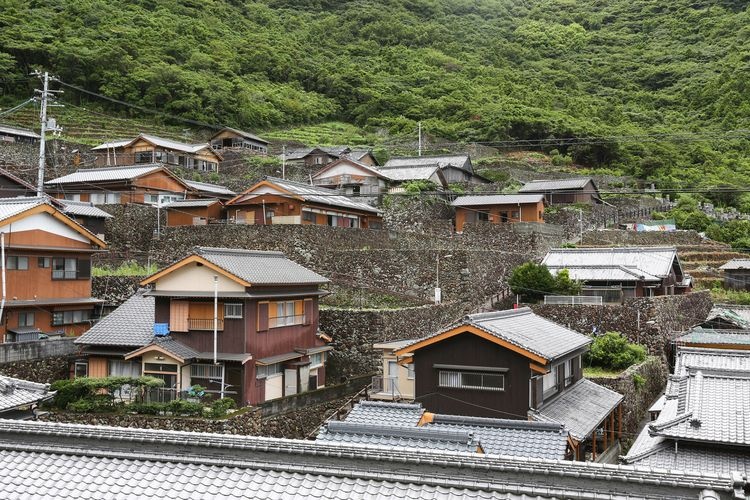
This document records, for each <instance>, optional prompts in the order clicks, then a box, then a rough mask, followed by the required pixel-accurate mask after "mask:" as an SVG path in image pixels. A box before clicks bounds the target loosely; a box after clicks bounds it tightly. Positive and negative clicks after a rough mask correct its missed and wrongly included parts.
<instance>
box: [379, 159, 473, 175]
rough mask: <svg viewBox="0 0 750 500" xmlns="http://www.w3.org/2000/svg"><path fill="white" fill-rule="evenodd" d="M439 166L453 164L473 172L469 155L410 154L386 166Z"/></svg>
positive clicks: (390, 161) (392, 160) (387, 163)
mask: <svg viewBox="0 0 750 500" xmlns="http://www.w3.org/2000/svg"><path fill="white" fill-rule="evenodd" d="M433 165H434V166H437V167H440V168H443V167H447V166H453V167H457V168H460V169H462V170H468V171H469V172H471V162H470V159H469V155H430V156H408V157H397V158H391V159H390V160H388V161H387V162H386V163H385V165H383V167H384V168H419V167H425V166H433Z"/></svg>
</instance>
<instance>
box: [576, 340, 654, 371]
mask: <svg viewBox="0 0 750 500" xmlns="http://www.w3.org/2000/svg"><path fill="white" fill-rule="evenodd" d="M586 359H587V360H588V363H589V364H590V365H593V366H600V367H602V368H611V369H615V370H624V369H625V368H627V367H629V366H631V365H634V364H636V363H640V362H641V361H643V360H644V359H646V349H645V348H644V347H643V346H641V345H638V344H631V343H630V342H628V339H626V338H625V337H623V336H622V334H620V333H619V332H607V333H605V334H604V335H602V336H601V337H597V338H595V339H594V342H593V343H592V344H591V349H590V350H589V352H588V353H587V354H586Z"/></svg>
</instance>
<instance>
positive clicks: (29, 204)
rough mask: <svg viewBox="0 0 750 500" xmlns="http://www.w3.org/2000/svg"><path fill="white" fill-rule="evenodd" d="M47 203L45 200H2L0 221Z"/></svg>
mask: <svg viewBox="0 0 750 500" xmlns="http://www.w3.org/2000/svg"><path fill="white" fill-rule="evenodd" d="M46 203H47V200H46V199H45V198H24V197H19V198H0V221H3V220H5V219H9V218H11V217H13V216H16V215H18V214H22V213H24V212H25V211H27V210H31V209H32V208H36V207H38V206H39V205H44V204H46Z"/></svg>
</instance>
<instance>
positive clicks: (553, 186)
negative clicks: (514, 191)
mask: <svg viewBox="0 0 750 500" xmlns="http://www.w3.org/2000/svg"><path fill="white" fill-rule="evenodd" d="M590 181H591V177H578V178H575V179H554V180H535V181H531V182H527V183H526V184H524V185H523V187H521V189H519V190H518V192H519V193H535V192H545V191H564V190H566V189H582V188H584V187H586V184H588V183H589V182H590ZM594 189H596V188H594Z"/></svg>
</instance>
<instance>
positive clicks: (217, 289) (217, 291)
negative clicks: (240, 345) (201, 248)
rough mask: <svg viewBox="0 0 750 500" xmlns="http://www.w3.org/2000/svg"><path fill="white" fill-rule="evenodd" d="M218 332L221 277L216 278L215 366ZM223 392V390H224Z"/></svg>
mask: <svg viewBox="0 0 750 500" xmlns="http://www.w3.org/2000/svg"><path fill="white" fill-rule="evenodd" d="M218 331H219V277H218V276H214V365H216V364H218V363H217V360H216V358H217V353H216V352H217V348H218V345H217V344H218V337H219V335H218ZM222 390H223V389H222Z"/></svg>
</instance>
